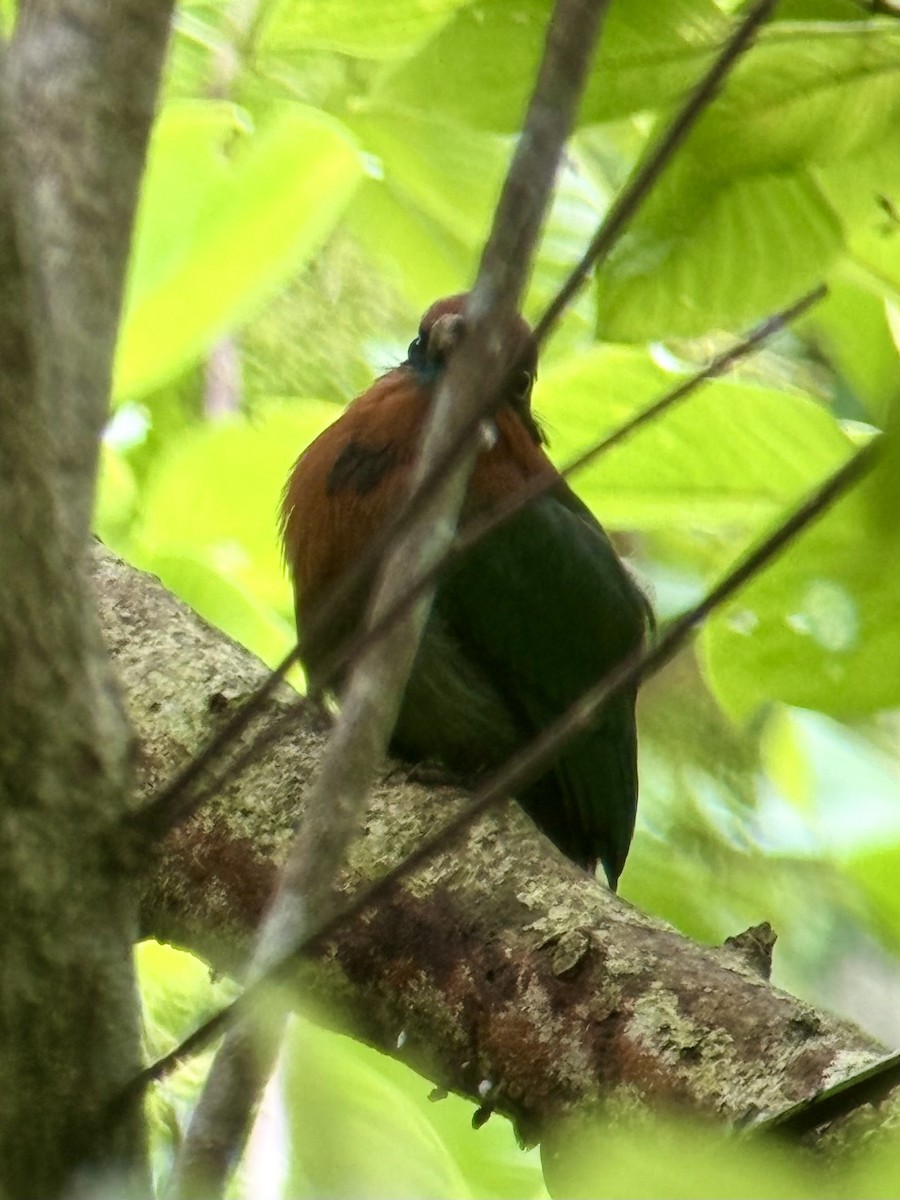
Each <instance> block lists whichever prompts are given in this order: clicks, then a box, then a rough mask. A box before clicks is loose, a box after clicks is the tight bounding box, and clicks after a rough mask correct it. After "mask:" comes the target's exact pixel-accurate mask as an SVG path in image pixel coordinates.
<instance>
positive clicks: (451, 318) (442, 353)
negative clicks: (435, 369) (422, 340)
mask: <svg viewBox="0 0 900 1200" xmlns="http://www.w3.org/2000/svg"><path fill="white" fill-rule="evenodd" d="M464 332H465V321H464V320H463V317H462V316H461V314H460V313H444V315H443V316H442V317H438V319H437V320H436V321H435V323H434V324H433V325H432V327H431V331H430V333H429V334H428V350H427V357H428V361H429V362H438V363H443V362H446V361H447V359H448V357H449V356H450V354H452V353H453V351H454V350H455V349H456V347H457V346H458V345H459V343H460V342H461V341H462V335H463V333H464Z"/></svg>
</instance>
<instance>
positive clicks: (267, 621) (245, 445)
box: [128, 400, 340, 663]
mask: <svg viewBox="0 0 900 1200" xmlns="http://www.w3.org/2000/svg"><path fill="white" fill-rule="evenodd" d="M339 414H340V408H339V407H338V406H337V405H335V404H327V403H324V402H323V401H316V400H305V401H295V402H291V403H288V402H278V401H273V402H270V403H269V404H268V405H260V406H259V408H258V410H257V412H256V413H255V414H254V418H253V420H252V421H250V420H245V419H241V418H233V419H230V420H227V421H222V422H219V423H215V424H208V425H203V426H200V427H198V428H196V429H195V430H193V431H192V432H190V433H188V434H186V435H184V436H182V437H181V439H180V440H179V441H178V442H176V443H174V444H173V445H171V446H170V448H169V450H168V453H167V454H166V455H165V456H164V457H163V458H162V459H161V460H160V461H158V462H157V463H156V464H155V468H154V470H153V472H152V474H151V477H150V479H149V481H148V484H147V489H146V495H145V501H144V511H143V520H142V522H141V525H140V528H139V529H138V531H137V532H136V534H135V536H134V540H133V542H132V544H131V547H130V548H129V549H128V556H129V558H130V559H131V560H132V561H135V562H137V563H139V564H140V565H142V566H144V567H145V568H147V569H149V570H153V571H155V572H156V573H157V574H158V575H159V576H160V578H161V579H162V580H163V582H164V583H166V584H167V585H168V586H169V587H171V588H172V590H173V591H175V592H176V593H177V594H178V595H179V596H181V597H182V599H183V600H185V601H186V602H187V603H189V604H190V605H191V606H192V607H194V608H196V609H197V611H198V612H200V613H201V614H202V615H203V616H205V617H206V618H207V619H208V620H210V621H212V622H213V623H214V624H216V625H218V626H219V627H220V628H222V629H224V630H225V631H226V632H227V633H229V634H231V636H232V637H234V638H237V640H238V641H240V642H242V643H243V644H244V645H245V646H247V647H248V648H249V649H252V650H253V651H254V652H255V653H257V654H258V655H259V656H260V657H261V658H262V659H263V660H264V661H266V662H268V663H272V662H276V661H278V659H279V658H280V657H281V655H282V654H283V653H284V652H285V650H286V649H287V647H288V646H289V644H290V641H291V640H292V622H291V620H290V619H289V618H287V619H286V616H283V615H282V614H288V613H289V612H290V609H291V600H290V585H289V583H288V580H287V578H286V575H285V572H284V569H283V567H282V563H281V547H280V540H279V535H278V520H279V511H280V504H281V494H282V491H283V489H284V485H285V482H286V481H287V477H288V473H289V471H290V469H291V466H292V465H293V463H294V461H295V459H296V458H297V456H298V455H299V454H300V452H301V451H302V450H303V449H304V448H305V447H306V446H307V445H308V443H309V442H310V441H311V440H312V438H313V437H315V436H316V435H317V434H318V433H320V432H321V430H322V429H324V428H325V426H326V425H328V424H330V423H331V422H332V421H333V420H335V419H336V418H337V416H338V415H339Z"/></svg>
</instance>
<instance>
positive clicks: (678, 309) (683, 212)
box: [598, 22, 900, 341]
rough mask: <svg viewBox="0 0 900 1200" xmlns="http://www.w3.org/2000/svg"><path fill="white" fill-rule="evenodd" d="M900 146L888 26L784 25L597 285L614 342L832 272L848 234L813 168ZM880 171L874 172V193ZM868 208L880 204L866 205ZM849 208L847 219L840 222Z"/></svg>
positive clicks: (722, 312) (742, 318)
mask: <svg viewBox="0 0 900 1200" xmlns="http://www.w3.org/2000/svg"><path fill="white" fill-rule="evenodd" d="M885 140H887V141H888V142H889V144H890V145H893V147H894V154H895V155H896V154H897V152H898V151H900V33H898V32H897V29H896V24H895V23H892V22H881V23H878V22H872V23H868V24H866V23H859V24H857V25H845V24H841V23H822V24H821V25H815V24H811V25H803V24H802V23H798V24H791V23H787V22H784V23H779V24H777V25H776V26H774V27H773V28H772V29H771V30H769V31H768V33H767V34H766V35H765V36H764V37H763V38H762V39H761V41H760V44H759V45H758V46H756V47H755V48H754V50H753V51H752V53H751V54H750V55H749V56H748V57H747V58H746V59H745V60H744V61H743V62H742V63H740V64H739V65H738V67H737V68H736V70H735V72H734V75H733V77H732V78H731V80H730V81H729V84H728V85H727V86H726V88H725V90H724V92H723V94H722V96H721V97H720V98H719V99H718V100H717V101H716V103H715V104H713V105H712V106H711V108H710V109H709V110H708V111H707V112H706V113H704V114H703V116H702V117H701V119H700V121H699V122H698V124H697V126H696V128H695V130H694V132H693V133H692V134H691V135H690V136H689V137H688V139H687V141H686V143H685V145H684V147H683V148H682V149H681V150H680V151H679V153H678V155H677V157H676V159H675V161H674V162H673V163H672V164H670V166H669V167H668V169H667V170H666V172H665V173H664V175H663V177H662V179H661V180H660V181H659V183H658V185H657V186H656V187H655V189H654V191H653V195H652V197H651V198H650V200H649V201H648V203H647V204H646V205H645V206H644V208H643V209H642V210H641V212H640V214H639V216H638V217H637V219H636V220H635V222H634V223H633V225H632V226H631V228H630V229H629V231H628V232H627V233H626V234H625V236H624V237H623V238H622V240H621V241H620V243H619V244H618V246H617V247H616V249H615V251H614V253H613V254H612V256H611V257H610V259H609V261H608V262H607V263H606V264H605V266H604V269H603V271H602V272H601V273H600V276H599V279H598V304H599V328H600V332H601V334H602V336H604V337H606V338H610V339H613V340H623V341H629V340H635V341H638V340H645V339H648V338H655V337H666V336H672V335H682V336H691V335H695V334H699V333H702V332H704V330H705V329H709V328H721V327H725V328H727V327H731V326H733V325H735V324H737V323H741V324H743V323H746V322H747V321H749V320H751V319H752V318H754V317H756V316H759V315H761V314H763V313H764V312H765V311H767V310H772V309H776V308H779V307H780V306H782V305H783V304H784V303H785V302H787V301H788V300H789V299H790V298H791V297H792V296H795V295H798V294H799V293H801V292H802V291H804V290H805V289H807V288H808V287H810V286H811V285H812V284H813V283H815V282H817V281H818V280H821V279H822V278H823V277H824V276H825V275H827V273H828V270H829V268H830V266H831V265H832V263H833V262H834V261H835V260H836V259H837V257H838V255H839V254H840V253H841V251H842V249H843V247H844V245H845V241H846V238H847V236H848V231H849V225H848V222H849V220H850V216H849V214H848V213H846V212H844V211H840V212H839V211H836V210H835V208H834V207H833V205H832V204H831V202H830V196H829V195H828V194H827V192H826V190H824V189H823V187H822V186H820V182H819V181H818V179H817V176H816V173H815V171H816V168H824V167H826V166H829V165H830V164H836V163H839V164H842V165H843V169H845V170H846V169H849V170H852V169H853V168H852V166H851V165H850V164H851V163H852V162H853V160H854V159H855V158H856V157H859V158H860V161H861V162H864V163H866V164H868V165H871V163H872V161H873V160H872V158H871V156H868V157H867V154H868V152H869V151H870V149H871V148H872V147H878V148H879V149H880V150H881V152H882V153H883V156H884V159H885V161H887V159H888V158H889V157H890V155H889V153H888V152H887V151H885V150H884V142H885ZM877 183H878V179H877V176H876V177H872V176H870V175H867V177H866V185H867V186H868V187H869V195H870V197H871V195H872V192H873V191H877V190H878V189H877ZM870 203H871V201H870ZM842 216H843V218H844V219H843V220H842V219H841V217H842Z"/></svg>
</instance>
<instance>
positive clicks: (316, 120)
mask: <svg viewBox="0 0 900 1200" xmlns="http://www.w3.org/2000/svg"><path fill="white" fill-rule="evenodd" d="M236 140H238V141H241V140H243V142H244V144H243V145H241V146H240V147H239V148H237V149H235V147H234V144H233V143H234V142H235V141H236ZM361 174H362V161H361V158H360V156H359V153H358V151H357V149H356V147H355V145H354V144H353V142H352V139H351V138H350V136H349V135H348V133H347V131H346V130H345V129H344V128H343V127H342V126H341V125H339V124H338V123H337V122H336V121H334V120H332V119H331V118H328V117H326V116H324V115H323V114H322V113H320V112H317V111H316V110H314V109H308V108H303V107H302V106H299V105H293V106H290V107H286V108H283V109H281V110H280V111H279V112H278V113H277V115H276V116H274V117H273V118H272V119H271V120H270V121H269V122H268V123H267V124H266V125H265V126H264V127H263V128H262V129H260V130H259V131H258V132H254V133H253V134H252V135H249V134H247V133H246V127H245V125H244V124H243V123H242V121H241V116H240V113H239V112H238V110H236V109H234V108H233V107H232V106H230V105H226V104H222V103H213V102H209V103H199V102H198V103H179V104H175V105H172V106H170V107H169V108H168V109H167V110H166V111H165V112H164V113H163V115H162V116H161V117H160V120H159V123H158V125H157V129H156V132H155V134H154V138H153V143H152V147H151V153H150V161H149V167H148V175H147V180H146V183H145V188H144V192H143V195H142V199H141V206H140V212H139V217H138V229H137V240H136V246H135V250H134V257H133V262H132V268H131V272H130V277H129V285H128V295H127V303H126V310H125V316H124V321H123V327H122V335H121V339H120V344H119V349H118V356H117V360H116V373H115V393H116V396H117V397H118V398H119V399H125V398H131V397H134V396H138V395H141V394H143V393H144V392H147V391H149V390H150V389H151V388H154V387H158V386H159V385H161V384H162V383H164V382H165V381H166V380H167V379H169V378H171V377H172V376H173V375H174V374H176V373H177V372H178V371H180V370H182V369H183V368H184V367H186V366H187V365H188V364H190V363H191V362H193V361H195V360H196V359H197V358H198V357H199V356H201V355H202V354H203V353H204V352H205V351H206V350H207V349H208V348H209V347H210V345H212V343H213V342H214V341H215V339H216V338H217V337H220V336H221V335H222V334H223V333H224V332H225V331H226V330H228V329H230V328H233V327H234V326H235V325H236V324H238V323H239V322H240V321H241V320H243V319H244V318H246V316H247V315H248V314H249V313H250V312H251V310H252V309H253V308H254V306H256V305H257V304H259V303H260V302H261V300H262V299H263V298H264V297H265V296H266V295H267V294H269V293H270V292H271V291H272V290H273V289H274V288H275V287H277V286H278V285H279V284H281V283H283V282H284V280H285V279H286V278H287V277H288V276H289V275H290V274H291V272H293V271H295V270H296V269H297V268H298V267H299V266H300V265H301V264H302V263H303V262H305V261H306V260H308V259H309V257H310V256H311V255H312V254H313V253H314V252H315V251H316V250H317V249H318V248H319V246H321V244H322V243H323V241H324V240H325V238H326V237H327V236H328V234H329V233H330V232H331V230H332V229H333V228H334V226H335V224H336V222H337V221H338V219H339V218H340V215H341V212H342V211H343V208H344V206H345V204H346V203H347V201H348V200H349V198H350V196H351V195H352V193H353V190H354V188H355V187H356V185H357V183H358V181H359V179H360V176H361Z"/></svg>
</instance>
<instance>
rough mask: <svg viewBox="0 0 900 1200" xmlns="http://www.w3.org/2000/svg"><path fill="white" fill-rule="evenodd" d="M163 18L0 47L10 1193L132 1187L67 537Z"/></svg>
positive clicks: (123, 959)
mask: <svg viewBox="0 0 900 1200" xmlns="http://www.w3.org/2000/svg"><path fill="white" fill-rule="evenodd" d="M169 15H170V5H168V4H167V3H151V4H145V3H144V0H123V2H121V3H118V4H109V3H107V2H106V0H30V2H29V3H27V4H24V5H22V7H21V14H20V21H19V25H18V27H17V30H16V34H15V38H14V40H13V42H12V44H11V45H10V47H9V48H8V49H7V48H6V47H0V54H2V57H0V329H2V331H3V332H2V334H0V380H2V387H0V663H2V667H3V686H2V689H0V911H2V913H3V916H4V939H3V962H2V969H0V1080H2V1088H0V1193H2V1194H4V1195H9V1196H11V1197H15V1198H16V1200H23V1198H25V1197H30V1196H36V1197H44V1198H46V1197H51V1196H54V1195H60V1194H62V1193H63V1192H65V1194H66V1195H75V1194H76V1193H77V1191H78V1190H79V1187H81V1186H82V1185H84V1186H88V1184H87V1181H88V1180H89V1179H90V1178H92V1177H93V1175H94V1174H95V1173H98V1172H102V1173H103V1174H105V1175H107V1176H108V1175H110V1174H113V1175H115V1176H118V1175H122V1176H125V1177H127V1178H128V1180H130V1182H132V1183H134V1184H135V1186H137V1187H138V1188H140V1189H141V1190H143V1191H147V1190H148V1187H149V1185H148V1179H147V1174H146V1164H145V1152H144V1135H143V1122H142V1114H141V1111H140V1107H139V1106H137V1105H133V1106H132V1107H131V1109H130V1110H129V1111H127V1112H125V1113H123V1114H120V1117H121V1119H120V1120H118V1121H117V1122H116V1123H115V1124H114V1125H113V1124H111V1123H110V1122H109V1120H108V1113H107V1111H106V1107H107V1104H108V1102H109V1099H110V1097H111V1096H112V1095H113V1094H114V1093H115V1092H116V1090H117V1089H118V1088H119V1087H120V1086H121V1084H122V1082H123V1081H124V1080H125V1079H127V1078H128V1077H129V1076H130V1075H131V1074H132V1073H133V1072H134V1070H135V1068H136V1066H137V1065H138V1063H139V1061H140V1041H139V1021H138V1014H139V1009H138V1006H137V997H136V990H135V982H134V977H133V967H132V956H131V942H132V939H133V936H134V932H135V928H136V905H135V898H134V885H133V871H132V863H130V862H129V861H128V860H127V857H126V850H127V847H128V846H129V845H131V843H132V842H133V838H132V837H131V835H130V832H129V828H128V826H127V823H126V822H124V821H123V817H124V816H125V815H126V813H127V809H128V805H129V802H130V800H131V796H130V784H131V749H132V743H131V735H130V732H129V729H128V725H127V721H126V719H125V716H124V713H123V711H122V708H121V705H120V701H119V697H118V695H117V692H116V688H115V686H114V681H113V679H112V675H111V672H110V669H109V663H108V660H107V657H106V653H105V650H104V647H103V642H102V638H101V635H100V628H99V625H98V621H97V613H96V605H95V600H94V596H93V591H92V587H91V583H90V578H89V573H88V569H87V567H88V563H87V555H86V553H85V546H86V543H87V537H88V525H89V519H90V513H91V509H92V505H93V492H94V478H95V473H96V463H97V449H98V441H99V433H100V430H101V429H102V426H103V423H104V422H105V420H106V416H107V411H108V400H109V383H110V377H111V373H112V357H113V349H114V346H115V337H116V328H117V324H118V316H119V310H120V306H121V296H122V285H123V280H124V273H125V264H126V259H127V254H128V245H129V238H130V231H131V225H132V219H133V215H134V206H135V202H136V198H137V191H138V183H139V180H140V177H141V171H142V167H143V159H144V151H145V146H146V141H147V136H148V133H149V129H150V124H151V121H152V117H153V110H154V104H155V96H156V87H157V81H158V78H159V68H160V65H161V62H162V56H163V51H164V49H165V45H166V40H167V34H168V22H169ZM113 47H114V48H115V50H114V52H112V50H111V48H113ZM120 1182H121V1181H120ZM117 1186H119V1185H117ZM121 1186H122V1187H124V1186H125V1185H124V1182H121Z"/></svg>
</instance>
